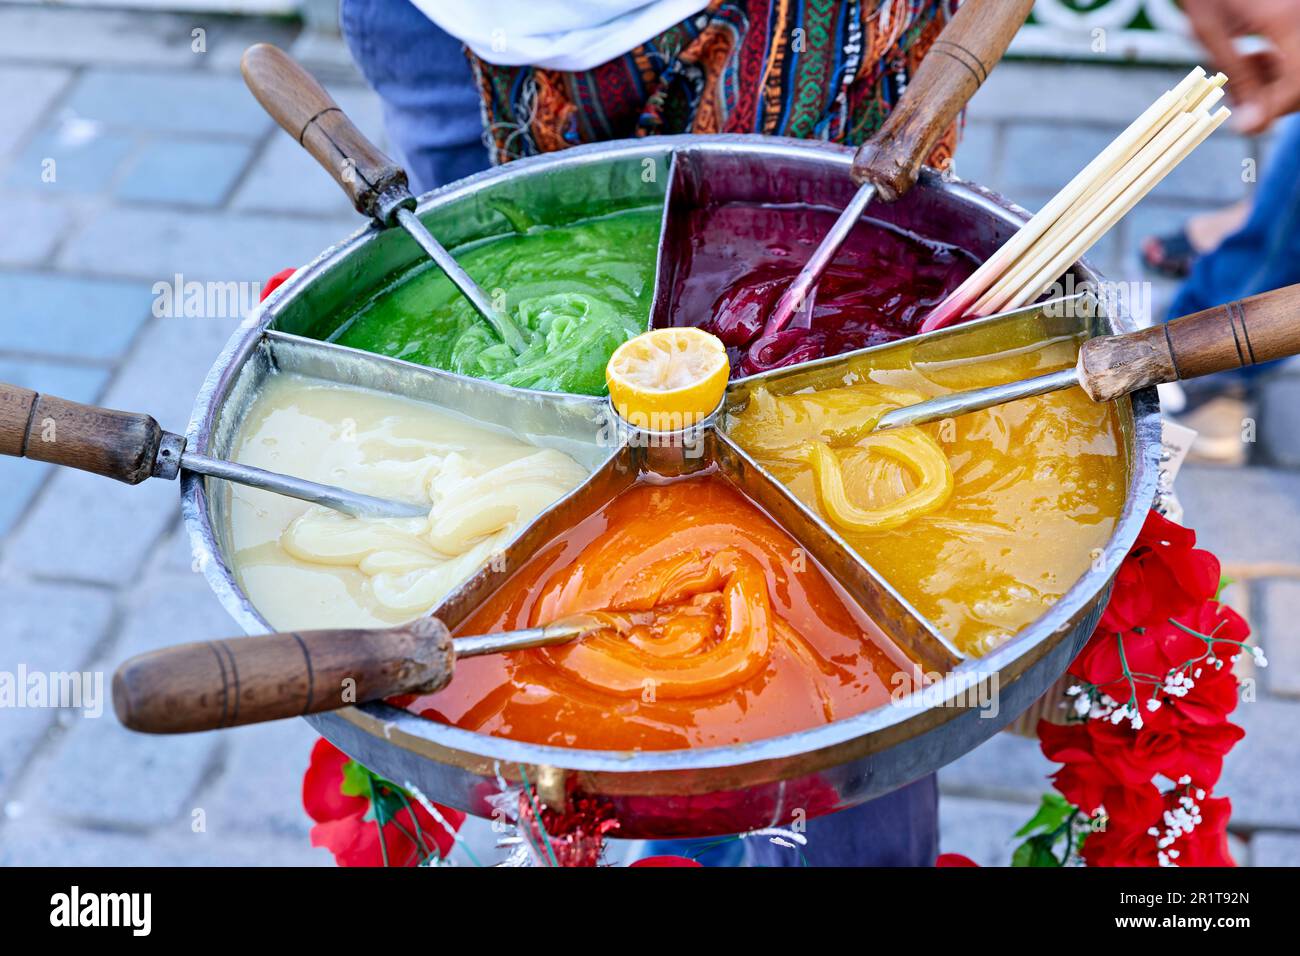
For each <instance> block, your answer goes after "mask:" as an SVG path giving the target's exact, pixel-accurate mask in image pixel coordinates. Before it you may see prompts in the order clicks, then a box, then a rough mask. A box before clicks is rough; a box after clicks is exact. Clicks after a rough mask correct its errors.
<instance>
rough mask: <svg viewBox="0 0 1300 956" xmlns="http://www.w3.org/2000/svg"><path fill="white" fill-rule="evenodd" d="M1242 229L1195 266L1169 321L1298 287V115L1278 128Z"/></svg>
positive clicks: (1170, 311)
mask: <svg viewBox="0 0 1300 956" xmlns="http://www.w3.org/2000/svg"><path fill="white" fill-rule="evenodd" d="M1263 172H1264V175H1263V176H1262V177H1261V178H1260V181H1259V188H1258V189H1257V190H1256V192H1255V198H1254V202H1253V205H1252V207H1251V210H1250V215H1249V216H1248V217H1247V219H1246V222H1245V225H1243V226H1242V227H1241V228H1240V229H1239V230H1237V231H1236V232H1234V233H1232V234H1231V235H1230V236H1228V237H1227V238H1226V239H1224V240H1223V242H1222V243H1220V244H1219V247H1218V248H1217V249H1215V250H1214V251H1213V252H1210V253H1208V254H1206V255H1204V256H1202V257H1201V258H1200V259H1198V260H1197V262H1196V265H1195V266H1194V267H1193V268H1192V273H1191V275H1190V276H1188V278H1187V281H1186V282H1185V283H1184V284H1183V286H1182V288H1181V289H1179V290H1178V294H1177V295H1176V296H1175V297H1174V301H1173V303H1172V305H1171V306H1170V309H1169V316H1170V318H1176V317H1177V316H1180V315H1188V314H1189V313H1192V312H1199V311H1201V310H1202V309H1208V308H1211V307H1213V306H1216V305H1223V304H1224V303H1226V302H1231V301H1232V300H1233V299H1239V298H1241V297H1242V296H1247V295H1255V294H1257V293H1260V292H1267V291H1269V290H1270V289H1277V288H1281V287H1282V286H1284V285H1291V284H1292V283H1295V282H1300V114H1295V115H1292V116H1288V117H1287V118H1286V119H1285V120H1283V121H1282V123H1281V124H1280V125H1279V128H1278V141H1277V143H1276V144H1275V146H1274V149H1273V154H1272V157H1271V158H1270V160H1269V161H1268V163H1267V165H1265V167H1264V171H1263Z"/></svg>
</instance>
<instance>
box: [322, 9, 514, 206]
mask: <svg viewBox="0 0 1300 956" xmlns="http://www.w3.org/2000/svg"><path fill="white" fill-rule="evenodd" d="M339 25H340V27H341V29H342V31H343V38H344V39H345V40H346V41H347V44H348V49H349V50H350V51H351V52H352V58H353V59H354V60H355V61H356V63H357V66H358V67H359V68H360V69H361V73H362V75H363V76H364V77H365V78H366V82H367V83H369V84H370V85H371V87H373V88H374V90H375V92H376V93H378V94H379V98H380V99H381V100H382V101H383V104H384V126H385V128H386V129H387V131H388V138H389V140H390V141H391V146H392V150H393V152H394V153H395V154H396V156H395V158H396V159H397V161H398V162H400V163H401V164H402V165H403V166H404V167H405V168H406V171H407V173H408V174H409V175H410V177H411V187H412V189H413V190H414V191H415V192H416V193H423V192H428V191H429V190H430V189H435V188H437V187H438V186H442V185H444V184H446V183H449V182H453V181H454V180H457V179H462V178H464V177H465V176H468V175H470V174H471V173H477V172H479V171H480V170H483V169H486V168H487V167H488V165H489V162H488V152H487V148H486V147H485V146H484V145H483V119H482V110H481V109H480V107H479V103H480V98H479V92H478V88H477V87H476V86H475V85H474V77H473V74H472V73H471V72H470V68H469V62H468V61H467V60H466V59H465V54H464V52H463V51H462V50H461V44H460V41H459V40H457V39H455V38H454V37H452V36H451V35H449V34H447V33H444V32H443V31H442V30H440V29H438V27H436V26H434V24H433V21H431V20H430V19H429V18H428V17H426V16H425V15H424V14H423V13H421V12H420V11H419V10H418V9H416V7H415V6H414V5H413V4H412V3H411V2H410V0H341V3H340V4H339Z"/></svg>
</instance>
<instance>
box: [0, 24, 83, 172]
mask: <svg viewBox="0 0 1300 956" xmlns="http://www.w3.org/2000/svg"><path fill="white" fill-rule="evenodd" d="M7 37H8V34H7V33H6V32H5V29H4V21H3V20H0V50H3V47H4V45H5V43H6V42H7ZM71 79H72V71H71V70H65V69H59V68H58V67H52V66H12V65H8V64H6V65H4V66H0V90H5V91H11V90H21V91H22V95H21V96H11V95H5V96H3V97H0V156H5V155H7V154H8V153H10V152H12V151H13V150H14V149H16V148H17V147H18V146H19V145H21V144H22V143H23V142H25V141H26V139H27V137H28V136H29V135H31V133H32V130H33V129H34V128H35V127H36V126H37V125H38V124H39V123H40V122H41V121H42V120H43V119H44V118H45V117H46V116H47V115H48V113H49V111H50V107H51V105H52V104H53V103H54V102H55V100H57V99H58V98H59V96H60V95H61V94H62V92H63V90H64V88H65V87H66V86H67V85H68V83H69V81H70V80H71Z"/></svg>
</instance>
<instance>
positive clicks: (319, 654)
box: [113, 617, 455, 734]
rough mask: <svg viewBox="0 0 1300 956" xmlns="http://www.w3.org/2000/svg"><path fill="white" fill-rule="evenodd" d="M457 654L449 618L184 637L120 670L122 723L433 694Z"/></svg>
mask: <svg viewBox="0 0 1300 956" xmlns="http://www.w3.org/2000/svg"><path fill="white" fill-rule="evenodd" d="M454 658H455V654H454V652H453V650H452V643H451V634H450V633H449V632H448V631H447V628H446V627H445V626H444V625H443V623H442V622H441V621H439V620H438V619H437V618H433V617H425V618H421V619H420V620H418V621H413V622H412V623H410V624H407V625H405V626H403V627H394V628H388V629H385V630H366V629H361V628H355V629H354V628H342V629H339V630H329V631H301V632H292V633H284V634H267V635H265V636H262V637H241V638H235V639H233V640H221V641H207V642H203V643H197V644H179V645H177V646H176V647H165V648H163V649H162V650H158V651H153V652H151V653H148V654H141V655H140V656H138V657H133V658H131V659H130V660H129V661H127V662H126V663H124V664H123V665H122V666H121V667H119V668H118V669H117V673H116V674H114V675H113V709H114V710H116V711H117V719H118V720H120V721H121V722H122V724H123V726H125V727H128V728H130V729H131V730H138V731H142V732H144V733H149V734H183V733H190V732H192V731H196V730H216V729H218V728H221V727H235V726H238V725H240V724H255V723H260V722H262V721H265V720H280V719H281V718H284V717H300V716H302V715H303V714H315V713H319V712H320V711H323V710H337V709H338V708H340V707H348V706H350V705H352V704H363V703H365V702H366V701H371V700H379V699H381V698H384V697H391V696H392V695H394V694H410V693H432V692H433V691H435V690H438V689H440V688H442V687H445V686H446V684H447V682H448V681H449V680H451V673H452V664H453V661H454Z"/></svg>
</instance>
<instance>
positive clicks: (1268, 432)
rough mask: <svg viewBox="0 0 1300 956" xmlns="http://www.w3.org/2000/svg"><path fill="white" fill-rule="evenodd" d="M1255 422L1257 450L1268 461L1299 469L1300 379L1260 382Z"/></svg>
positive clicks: (1283, 377)
mask: <svg viewBox="0 0 1300 956" xmlns="http://www.w3.org/2000/svg"><path fill="white" fill-rule="evenodd" d="M1296 367H1297V366H1295V365H1292V366H1291V368H1293V369H1294V368H1296ZM1256 419H1257V423H1258V426H1259V442H1260V446H1261V449H1262V450H1263V452H1264V454H1265V455H1267V456H1268V460H1269V461H1271V462H1272V463H1273V464H1276V465H1282V466H1283V467H1286V468H1300V378H1297V377H1296V376H1294V375H1291V374H1285V375H1270V376H1269V377H1268V378H1267V379H1265V380H1264V381H1263V382H1261V383H1260V386H1259V409H1258V411H1257V413H1256Z"/></svg>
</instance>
